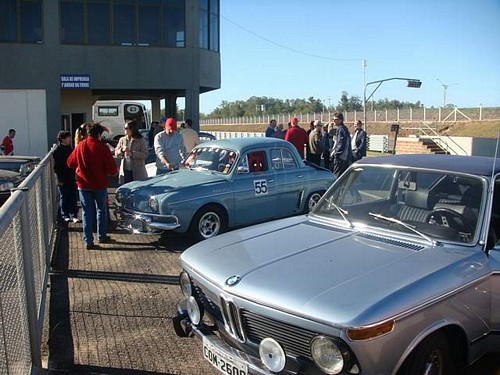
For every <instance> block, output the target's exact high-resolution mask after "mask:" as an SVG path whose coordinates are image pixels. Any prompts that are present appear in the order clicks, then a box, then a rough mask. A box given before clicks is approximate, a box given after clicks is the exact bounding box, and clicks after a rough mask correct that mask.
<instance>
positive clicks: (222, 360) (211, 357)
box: [203, 338, 247, 375]
mask: <svg viewBox="0 0 500 375" xmlns="http://www.w3.org/2000/svg"><path fill="white" fill-rule="evenodd" d="M203 357H205V359H206V360H207V361H208V362H210V363H211V364H212V366H214V367H215V368H216V369H218V370H219V371H220V372H222V373H224V374H227V375H247V365H246V363H245V362H242V361H240V360H238V359H236V358H233V357H232V356H231V355H229V354H227V353H225V352H223V351H221V350H219V349H218V348H217V347H215V346H214V345H213V344H212V343H211V342H210V341H209V340H207V339H205V338H203Z"/></svg>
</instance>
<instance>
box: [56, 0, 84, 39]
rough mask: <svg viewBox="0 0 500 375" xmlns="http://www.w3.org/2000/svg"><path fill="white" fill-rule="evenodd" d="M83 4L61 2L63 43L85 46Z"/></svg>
mask: <svg viewBox="0 0 500 375" xmlns="http://www.w3.org/2000/svg"><path fill="white" fill-rule="evenodd" d="M83 16H84V10H83V3H75V2H69V1H63V2H61V43H64V44H83V41H84V28H83Z"/></svg>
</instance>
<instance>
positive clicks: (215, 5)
mask: <svg viewBox="0 0 500 375" xmlns="http://www.w3.org/2000/svg"><path fill="white" fill-rule="evenodd" d="M209 20H210V50H211V51H219V1H218V0H210V16H209Z"/></svg>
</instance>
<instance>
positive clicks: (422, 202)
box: [396, 189, 436, 223]
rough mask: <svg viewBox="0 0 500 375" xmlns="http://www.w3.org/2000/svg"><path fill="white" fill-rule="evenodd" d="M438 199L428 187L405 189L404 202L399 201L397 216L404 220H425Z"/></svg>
mask: <svg viewBox="0 0 500 375" xmlns="http://www.w3.org/2000/svg"><path fill="white" fill-rule="evenodd" d="M435 201H436V199H435V198H432V197H431V195H430V194H429V190H427V189H419V190H405V193H404V203H398V205H397V213H396V217H397V218H398V219H400V220H403V221H418V222H422V223H423V222H425V220H426V218H427V216H428V215H429V214H430V213H431V211H432V209H433V207H434V204H435V203H436V202H435Z"/></svg>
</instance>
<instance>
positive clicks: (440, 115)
mask: <svg viewBox="0 0 500 375" xmlns="http://www.w3.org/2000/svg"><path fill="white" fill-rule="evenodd" d="M367 109H368V108H367ZM333 113H334V112H320V113H299V114H289V113H285V114H263V115H260V116H245V117H224V118H205V119H201V120H200V124H201V125H237V124H242V125H243V124H268V123H269V121H270V120H271V119H276V121H277V122H278V123H282V124H286V123H287V122H288V121H290V117H292V116H297V118H298V119H299V121H300V122H302V123H308V122H311V121H313V120H321V121H323V122H332V121H333ZM356 119H358V120H363V111H354V112H344V121H345V122H352V121H354V120H356ZM498 119H500V108H483V107H479V108H461V109H459V108H417V109H412V108H404V109H394V110H379V111H371V110H367V111H366V121H367V122H370V123H376V122H410V123H411V122H422V121H432V122H460V121H488V120H498Z"/></svg>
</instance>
